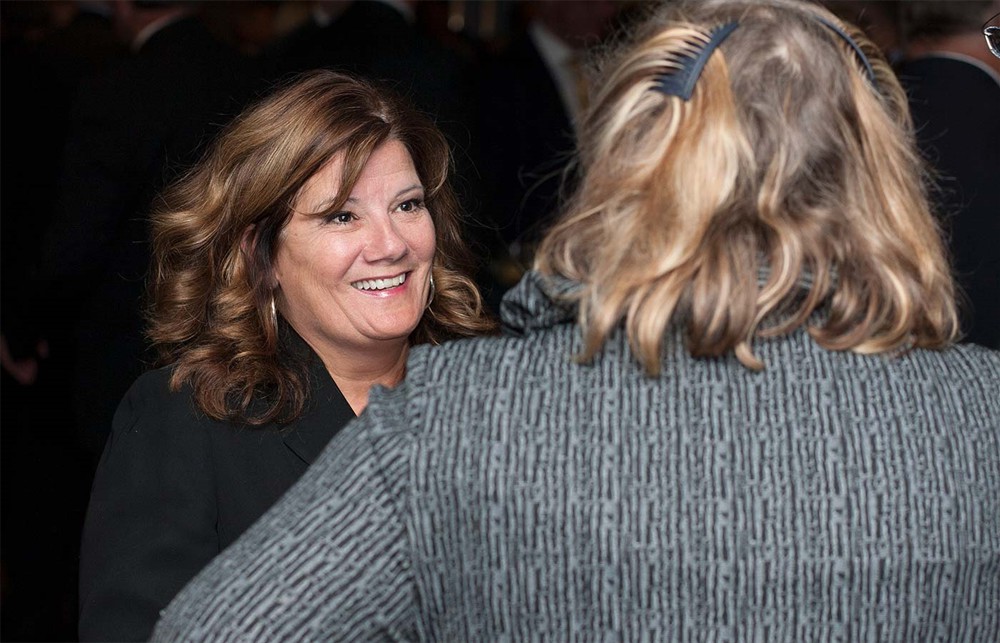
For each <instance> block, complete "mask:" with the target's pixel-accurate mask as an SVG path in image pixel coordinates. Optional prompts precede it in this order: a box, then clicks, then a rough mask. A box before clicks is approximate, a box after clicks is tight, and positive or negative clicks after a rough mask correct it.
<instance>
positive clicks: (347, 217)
mask: <svg viewBox="0 0 1000 643" xmlns="http://www.w3.org/2000/svg"><path fill="white" fill-rule="evenodd" d="M323 221H324V222H325V223H340V224H344V223H350V222H351V221H354V215H353V214H351V213H350V212H334V213H333V214H328V215H326V216H325V217H323Z"/></svg>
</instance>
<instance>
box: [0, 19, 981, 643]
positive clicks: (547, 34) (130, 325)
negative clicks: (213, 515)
mask: <svg viewBox="0 0 1000 643" xmlns="http://www.w3.org/2000/svg"><path fill="white" fill-rule="evenodd" d="M825 4H827V6H829V7H830V8H831V9H833V10H834V11H835V12H837V13H838V14H839V15H841V16H842V17H843V18H845V19H847V20H849V21H852V22H855V23H856V24H858V25H859V26H861V27H862V28H863V29H865V30H866V31H867V32H868V33H869V35H870V37H871V38H872V39H873V40H874V41H875V43H876V44H877V45H878V46H879V47H881V48H882V50H883V52H884V53H885V54H886V56H887V58H888V59H889V60H890V61H891V62H892V63H893V64H894V66H895V68H896V69H897V70H898V73H899V75H900V78H901V79H902V80H903V82H904V84H905V85H906V87H907V89H908V91H909V92H910V96H911V105H912V108H913V111H914V115H915V118H916V120H917V123H918V127H919V132H920V136H919V142H920V145H921V149H922V151H923V153H924V155H925V156H926V157H927V159H928V161H929V163H930V164H931V166H932V167H933V168H934V170H935V172H936V180H935V183H934V186H933V188H934V195H935V200H936V202H937V204H938V208H939V211H940V216H941V224H942V227H943V229H944V230H945V232H946V234H947V236H948V239H949V242H950V244H951V251H952V256H953V259H954V264H955V270H956V274H957V276H958V279H959V283H960V285H961V286H962V288H963V292H964V299H963V315H964V316H963V323H964V329H965V332H966V333H967V337H968V339H969V340H971V341H976V342H979V343H982V344H985V345H988V346H992V347H994V348H1000V311H998V306H1000V287H998V279H1000V263H998V258H1000V252H997V251H996V247H997V243H998V242H1000V194H998V189H1000V181H998V180H997V178H998V177H1000V130H998V127H1000V119H998V118H996V114H997V113H998V111H997V109H998V106H1000V74H998V69H1000V67H998V63H1000V61H998V60H997V59H995V58H992V56H991V55H990V54H989V51H988V49H987V48H986V45H985V42H984V40H983V37H982V25H983V23H984V22H986V21H987V20H988V19H989V18H990V17H991V16H992V15H993V14H995V13H997V12H1000V8H998V3H997V2H996V1H992V0H991V1H972V0H970V1H967V2H966V1H961V0H950V1H947V2H918V1H915V2H888V1H887V2H871V1H857V2H847V1H838V2H827V3H825ZM650 7H651V4H650V3H647V2H637V1H614V0H590V1H575V0H548V1H545V0H539V1H528V0H524V1H518V2H514V1H508V0H503V1H501V0H478V1H475V2H472V1H468V0H421V1H419V2H413V1H409V0H383V1H375V0H357V1H352V0H321V1H307V0H283V1H282V0H257V1H246V0H231V1H227V2H221V1H220V2H169V1H152V0H108V1H101V2H86V1H70V0H51V1H45V2H41V1H19V0H4V1H3V2H0V46H2V53H0V66H2V67H0V83H2V87H0V152H2V154H0V170H2V174H0V330H2V338H0V339H2V345H0V352H2V354H0V357H2V367H3V369H2V371H3V372H2V376H0V377H2V381H0V398H2V399H0V439H2V443H0V457H2V461H0V475H2V480H0V509H2V518H0V529H2V533H0V639H2V640H8V641H17V640H73V639H74V638H75V637H76V600H77V595H76V582H77V578H76V573H77V564H78V544H79V532H80V527H81V524H82V520H83V515H84V512H85V510H86V503H87V498H88V495H89V491H90V482H91V477H92V475H93V470H94V467H95V466H96V463H97V460H98V458H99V457H100V453H101V449H102V446H103V443H104V439H105V437H106V435H107V432H108V430H109V428H110V425H111V418H112V415H113V413H114V410H115V407H116V405H117V403H118V401H119V400H120V398H121V396H122V395H123V394H124V392H125V391H126V389H127V388H128V386H129V385H130V384H131V382H132V381H133V380H134V379H135V377H137V376H138V375H139V373H141V372H142V370H143V369H144V367H145V366H146V365H148V364H149V363H150V361H151V355H149V354H148V352H147V350H146V346H145V342H144V340H143V335H142V315H141V311H142V297H143V286H144V283H143V282H144V276H145V270H146V264H147V262H148V258H149V257H148V250H147V234H146V232H147V229H146V215H147V213H148V212H149V209H150V207H151V204H152V203H153V202H154V199H155V197H156V194H157V193H158V191H159V190H160V189H162V187H163V186H164V185H165V184H167V183H168V182H170V181H171V180H172V179H174V178H175V177H177V176H178V175H179V173H181V172H183V170H184V169H185V168H186V167H189V166H190V165H191V164H192V163H193V162H195V161H196V160H197V159H198V157H199V155H200V154H201V153H202V152H203V151H204V149H205V146H206V144H207V143H208V142H209V141H210V140H211V139H212V136H213V135H214V134H215V133H216V132H217V131H218V129H219V128H220V127H222V126H223V125H224V124H225V123H226V122H227V121H228V119H230V118H231V117H232V116H233V115H235V114H236V113H238V112H239V110H240V109H241V108H242V107H244V106H246V105H247V104H248V103H250V102H252V101H253V100H254V99H255V98H257V97H259V96H261V95H262V94H264V93H266V92H267V91H268V89H269V88H272V87H274V86H275V84H276V83H281V82H283V80H287V79H288V78H290V77H291V76H292V75H294V74H295V73H296V72H299V71H303V70H306V69H312V68H316V67H328V68H336V69H343V70H347V71H351V72H354V73H358V74H362V75H365V76H368V77H371V78H373V79H377V80H379V81H381V82H384V83H387V84H389V85H391V86H393V87H394V88H395V89H396V90H397V91H399V92H400V93H402V94H404V95H406V96H407V97H409V98H410V100H412V101H413V102H414V103H415V104H416V105H417V106H418V107H419V108H421V109H422V110H424V111H426V112H427V113H428V114H430V115H431V116H432V118H433V119H434V120H435V121H436V122H437V123H438V125H439V126H440V127H441V128H442V130H443V131H444V132H445V133H446V134H447V136H448V137H449V139H450V141H451V143H452V146H453V150H454V165H455V171H456V174H455V182H456V187H457V189H458V191H459V194H460V196H461V198H462V200H463V203H464V205H465V208H466V211H467V213H468V221H467V231H466V232H467V234H468V237H469V238H470V239H471V240H472V241H473V243H474V248H475V250H476V254H477V256H478V257H479V265H478V266H477V270H478V272H477V275H478V280H479V283H480V285H481V287H482V288H483V291H484V293H485V294H486V297H487V300H488V303H489V305H490V306H491V307H493V309H494V310H496V308H497V307H498V305H499V301H500V297H501V296H502V294H503V292H504V291H505V290H506V289H507V288H509V287H510V286H511V285H513V283H515V282H516V280H517V279H518V278H519V276H520V274H521V273H522V271H523V270H524V267H525V266H526V265H527V263H528V262H529V261H530V258H531V249H532V247H533V245H534V243H535V241H536V240H537V239H538V235H539V233H540V231H541V230H542V229H544V226H545V224H546V222H547V221H549V220H550V219H551V217H552V216H553V214H554V213H556V212H557V211H558V207H559V201H560V194H561V192H565V191H568V190H571V189H572V186H573V181H574V177H573V173H572V166H571V165H570V164H569V163H568V161H569V159H570V155H571V153H572V150H573V145H574V141H575V136H576V129H577V126H578V118H579V114H580V113H581V111H582V110H584V109H585V108H586V103H587V97H588V92H589V91H590V90H591V89H592V87H593V83H594V79H593V77H592V75H590V74H589V73H588V68H589V67H588V63H589V62H591V61H592V60H593V58H594V56H595V55H598V54H599V52H600V51H601V49H602V47H603V46H604V45H605V44H608V43H611V42H613V41H614V40H615V38H616V35H619V34H626V33H628V31H629V25H630V24H633V21H635V20H638V19H641V17H642V16H643V15H644V13H645V12H646V11H648V10H649V9H650Z"/></svg>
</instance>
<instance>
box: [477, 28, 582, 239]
mask: <svg viewBox="0 0 1000 643" xmlns="http://www.w3.org/2000/svg"><path fill="white" fill-rule="evenodd" d="M478 106H479V118H480V120H479V126H478V138H479V140H478V142H477V147H478V150H477V153H476V156H477V163H478V165H479V167H480V169H481V173H482V177H483V184H484V188H485V193H486V195H487V197H486V201H485V205H484V210H486V213H487V214H488V215H489V216H490V218H492V219H493V220H494V222H495V223H496V225H497V226H498V227H499V228H500V233H501V235H502V236H503V238H504V240H505V241H506V242H508V243H510V242H512V241H514V240H529V241H530V240H532V239H534V238H536V237H537V236H538V234H539V232H540V230H541V228H542V226H544V224H545V223H546V222H547V221H548V220H550V218H551V217H552V215H554V214H555V211H556V208H557V207H558V203H559V199H558V195H559V189H560V183H561V181H562V170H563V168H564V167H565V166H566V163H567V161H568V160H569V158H570V155H571V153H572V152H573V149H574V145H575V140H576V138H575V133H574V131H573V125H572V123H571V122H570V117H569V114H568V113H567V111H566V108H565V106H564V105H563V102H562V98H561V96H560V95H559V89H558V87H557V86H556V81H555V80H554V79H553V78H552V75H551V73H550V72H549V69H548V67H547V66H546V65H545V61H544V60H542V55H541V54H540V53H539V52H538V49H537V48H536V47H535V45H534V43H533V42H532V41H531V38H529V37H528V36H527V35H525V36H524V37H522V38H520V39H518V40H517V41H515V42H514V43H513V44H512V45H511V47H510V49H508V50H507V51H506V52H505V53H504V54H503V55H502V56H501V57H500V58H499V59H497V60H496V61H494V63H493V64H492V65H490V66H489V68H488V69H487V70H486V71H485V72H484V73H483V75H482V77H481V79H480V83H479V98H478Z"/></svg>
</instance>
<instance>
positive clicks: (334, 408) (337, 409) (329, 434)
mask: <svg viewBox="0 0 1000 643" xmlns="http://www.w3.org/2000/svg"><path fill="white" fill-rule="evenodd" d="M288 330H289V331H291V328H289V329H288ZM289 334H290V335H291V336H290V337H288V341H290V342H292V343H297V344H299V345H298V346H297V347H296V348H297V349H302V348H304V349H305V350H307V351H308V352H309V354H310V356H309V379H310V394H309V400H307V401H306V406H305V408H304V409H303V411H302V415H301V416H299V419H297V420H296V421H295V422H294V423H293V427H294V428H293V429H292V430H290V431H288V432H286V433H285V434H284V435H283V436H282V440H283V441H284V443H285V446H287V447H288V448H289V449H290V450H291V451H292V452H293V453H294V454H295V455H297V456H298V457H299V458H300V459H301V460H302V461H303V462H305V463H306V464H312V463H313V462H315V461H316V458H318V457H319V454H320V453H322V452H323V449H324V448H325V447H326V445H327V443H329V442H330V439H331V438H333V436H334V435H336V434H337V432H338V431H340V430H341V429H342V428H344V427H345V426H346V425H347V423H348V422H350V421H351V420H353V419H354V418H355V415H354V410H353V409H351V405H350V404H348V403H347V399H345V398H344V395H343V393H341V392H340V389H339V388H337V384H336V383H335V382H334V381H333V378H332V377H330V373H328V372H327V370H326V367H325V366H323V361H322V360H321V359H320V358H319V356H318V355H316V354H315V353H313V352H312V349H310V348H309V347H308V345H307V344H306V343H305V341H304V340H302V339H301V338H300V337H299V336H298V335H297V334H296V333H295V332H294V331H291V332H290V333H289Z"/></svg>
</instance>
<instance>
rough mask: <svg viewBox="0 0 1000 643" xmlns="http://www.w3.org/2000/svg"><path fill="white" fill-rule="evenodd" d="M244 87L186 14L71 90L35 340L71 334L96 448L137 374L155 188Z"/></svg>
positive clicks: (229, 59) (231, 63)
mask: <svg viewBox="0 0 1000 643" xmlns="http://www.w3.org/2000/svg"><path fill="white" fill-rule="evenodd" d="M253 82H254V69H253V67H252V65H251V64H250V63H248V62H247V61H245V60H243V59H242V58H241V57H240V56H239V55H238V54H237V53H235V52H233V51H230V50H229V48H228V47H226V46H225V45H223V44H221V43H219V42H217V41H216V40H215V39H214V38H213V37H212V36H211V35H210V34H209V32H208V31H207V30H206V28H205V27H204V26H202V25H201V23H200V22H199V21H198V19H197V18H194V17H187V18H183V19H181V20H178V21H177V22H174V23H172V24H169V25H167V26H165V27H163V28H162V29H161V30H160V31H158V32H156V33H155V34H153V35H152V36H151V37H150V38H149V40H148V41H147V42H146V43H145V44H144V45H143V46H142V47H141V48H140V49H139V51H138V52H136V53H135V54H134V55H131V56H128V57H127V58H125V59H123V60H121V61H118V62H117V64H114V65H110V66H109V67H108V68H107V69H105V70H104V71H103V72H102V73H101V74H99V75H97V76H95V77H93V78H89V79H87V81H86V82H84V83H83V84H82V85H81V87H80V90H79V93H78V97H77V102H76V104H75V105H74V108H73V118H72V121H73V122H72V126H71V132H70V135H69V138H68V141H67V144H66V150H65V155H64V159H63V163H64V171H63V176H62V178H61V180H60V189H59V195H58V199H57V207H56V208H55V210H54V212H53V219H52V221H51V224H50V225H49V230H48V233H47V234H46V235H45V241H44V243H43V251H42V257H41V260H40V265H39V275H38V277H39V280H40V283H38V284H36V285H35V289H36V292H37V293H44V296H39V297H37V298H36V301H35V302H34V303H35V306H34V308H35V314H36V315H37V317H38V319H37V322H38V324H39V325H40V326H41V328H42V330H41V332H42V333H43V336H51V334H62V333H66V332H67V326H70V327H71V328H72V331H71V332H72V333H73V334H74V335H75V337H74V339H75V344H76V350H77V355H76V359H77V361H78V363H79V364H85V365H86V368H80V369H78V371H79V372H78V374H77V377H76V378H75V380H76V381H75V383H74V384H75V388H76V391H75V398H76V400H75V401H76V402H77V407H78V408H77V409H76V410H77V414H78V421H79V422H80V423H81V428H82V430H83V431H84V436H85V438H86V442H87V444H88V446H89V447H91V449H92V450H93V451H94V452H95V454H98V453H100V449H101V446H102V445H103V441H104V438H105V436H106V434H107V427H108V426H109V425H110V422H111V418H112V416H113V414H114V411H115V407H116V405H117V403H118V401H119V400H121V398H122V395H124V393H125V391H126V390H128V387H129V384H130V383H131V382H132V381H133V380H135V378H136V377H138V376H139V375H140V374H141V373H142V371H143V367H142V363H143V359H144V358H145V357H146V355H144V352H143V349H144V345H145V344H144V341H143V336H142V318H141V314H140V300H141V297H142V294H143V279H144V277H145V273H146V270H147V268H148V266H149V246H148V236H149V231H148V225H147V223H148V219H147V214H148V212H149V210H150V205H151V202H152V199H153V195H154V194H155V193H156V192H158V191H159V190H160V189H161V188H162V187H163V186H164V185H165V184H166V183H167V182H169V181H171V180H172V179H173V178H174V177H175V175H176V173H177V172H178V171H179V170H181V169H182V168H183V167H185V166H186V165H188V164H190V163H191V162H193V161H194V160H195V159H196V158H197V156H198V155H199V154H200V151H201V150H202V149H203V148H204V147H205V146H206V144H207V143H208V141H209V140H210V139H211V137H212V136H213V135H214V134H215V133H216V131H217V130H218V129H219V127H221V125H222V124H224V123H225V122H226V121H227V120H228V119H229V118H230V117H231V116H232V115H233V114H235V113H236V112H237V111H238V110H239V108H240V107H241V105H242V104H243V102H244V101H245V100H246V98H247V97H248V96H249V95H250V93H251V92H252V90H253V89H254V87H253Z"/></svg>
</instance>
